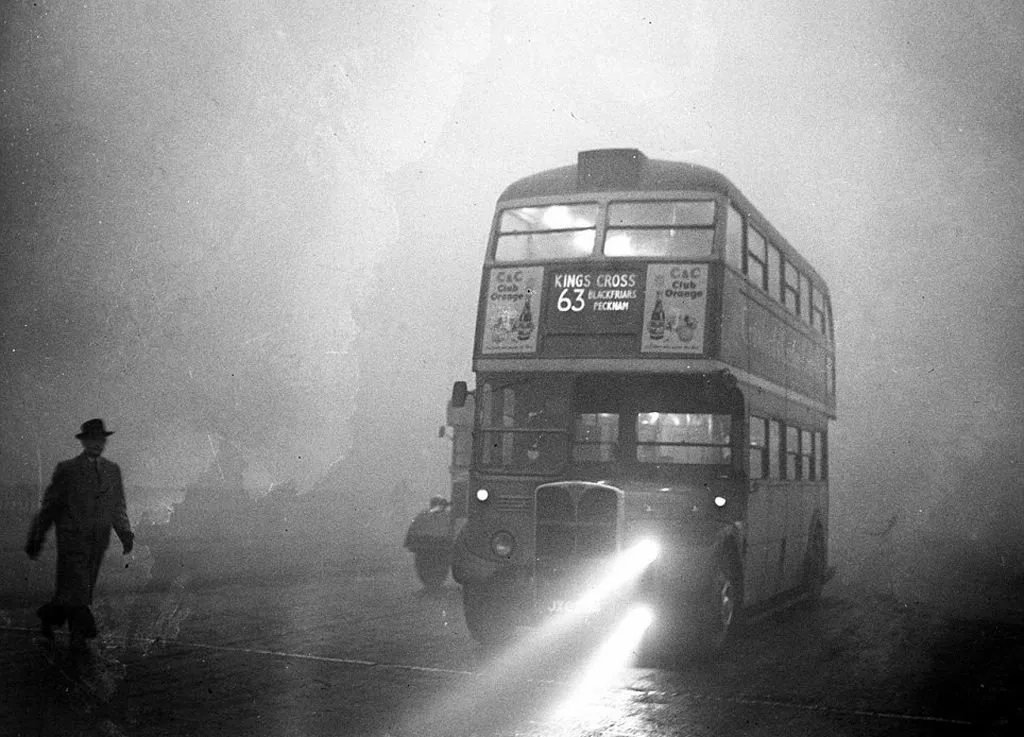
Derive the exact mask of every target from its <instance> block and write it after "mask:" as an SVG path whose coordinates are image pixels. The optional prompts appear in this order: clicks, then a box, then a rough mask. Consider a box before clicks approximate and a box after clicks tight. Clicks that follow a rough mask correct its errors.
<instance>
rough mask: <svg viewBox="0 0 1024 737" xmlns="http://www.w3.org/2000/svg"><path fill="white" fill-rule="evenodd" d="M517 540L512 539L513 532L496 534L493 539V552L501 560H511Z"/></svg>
mask: <svg viewBox="0 0 1024 737" xmlns="http://www.w3.org/2000/svg"><path fill="white" fill-rule="evenodd" d="M515 547H516V539H515V538H514V537H512V533H511V532H505V531H504V530H502V531H501V532H496V533H494V535H493V537H491V552H492V553H494V554H495V555H496V556H498V557H499V558H509V557H511V556H512V551H513V550H515Z"/></svg>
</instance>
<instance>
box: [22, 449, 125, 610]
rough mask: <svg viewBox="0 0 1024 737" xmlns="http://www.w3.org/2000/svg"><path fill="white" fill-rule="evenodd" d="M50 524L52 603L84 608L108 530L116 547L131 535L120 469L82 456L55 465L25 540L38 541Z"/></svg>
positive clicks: (102, 459)
mask: <svg viewBox="0 0 1024 737" xmlns="http://www.w3.org/2000/svg"><path fill="white" fill-rule="evenodd" d="M50 525H54V526H56V528H57V591H56V593H55V594H54V598H53V603H54V604H58V605H61V606H65V607H79V606H89V605H90V604H92V592H93V587H94V586H95V585H96V578H97V577H98V576H99V572H100V565H101V564H102V563H103V555H104V553H105V552H106V550H107V546H108V545H109V544H110V528H111V527H113V528H114V531H115V532H116V533H117V536H118V537H119V538H120V539H121V541H122V542H124V541H125V540H126V539H130V538H131V534H132V533H131V526H130V525H129V522H128V512H127V509H126V508H125V501H124V487H123V486H122V484H121V469H120V467H119V466H118V465H117V464H116V463H113V462H112V461H108V460H107V459H106V458H103V457H102V456H101V457H99V458H97V459H96V461H95V462H94V461H93V459H91V458H90V457H89V456H88V455H86V454H85V453H82V454H81V455H79V456H77V457H75V458H72V459H70V460H67V461H61V462H60V463H58V464H57V468H56V469H55V470H54V472H53V480H52V481H50V485H49V486H48V487H47V489H46V492H45V493H44V494H43V502H42V505H41V506H40V509H39V513H38V514H37V515H36V517H35V519H34V520H33V523H32V530H31V532H30V539H36V540H38V541H40V542H42V539H43V537H45V535H46V531H47V530H48V529H49V528H50Z"/></svg>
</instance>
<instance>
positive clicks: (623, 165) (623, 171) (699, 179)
mask: <svg viewBox="0 0 1024 737" xmlns="http://www.w3.org/2000/svg"><path fill="white" fill-rule="evenodd" d="M626 191H629V192H680V191H697V192H711V193H714V194H721V195H725V196H726V197H728V198H729V200H730V201H731V202H732V203H733V205H734V206H735V207H736V209H738V210H739V211H740V212H742V213H743V214H744V215H746V216H747V217H750V218H752V219H753V221H754V222H755V223H756V225H757V226H758V230H760V231H761V232H762V233H763V234H764V235H765V236H766V237H767V238H768V239H769V240H771V241H772V242H773V243H775V244H776V245H777V246H778V247H780V248H782V250H783V251H784V252H785V254H786V255H787V256H788V257H789V258H790V260H792V261H794V262H795V264H796V265H797V266H799V267H800V268H801V269H802V270H803V271H804V273H806V274H807V275H808V276H811V277H812V278H813V279H814V281H815V284H816V285H817V286H818V287H819V288H824V290H825V292H826V293H827V292H828V286H827V285H826V284H825V280H824V279H822V278H821V276H820V275H819V274H818V273H817V272H816V271H815V270H814V267H813V266H811V265H810V264H809V263H808V262H807V261H806V259H804V258H803V256H801V255H800V253H799V252H797V251H796V249H794V248H793V246H791V245H790V244H789V241H787V240H786V238H785V237H784V236H783V235H782V234H781V233H780V232H778V231H777V230H776V229H775V228H774V226H772V224H771V222H769V221H768V219H767V218H765V217H764V215H762V214H761V213H760V211H759V210H758V209H757V208H756V207H754V205H753V204H751V202H750V200H748V199H747V198H746V197H745V196H744V195H743V193H742V192H740V190H739V189H737V188H736V186H735V185H734V184H733V183H732V182H730V181H729V180H728V179H727V178H726V177H725V176H724V175H723V174H721V173H719V172H717V171H715V170H714V169H711V168H709V167H706V166H701V165H700V164H689V163H685V162H679V161H663V160H660V159H648V158H647V157H646V156H645V155H644V154H643V152H642V151H640V150H638V149H635V148H605V149H596V150H593V151H580V152H579V154H578V156H577V162H576V164H574V165H573V166H562V167H559V168H557V169H548V170H547V171H542V172H538V173H537V174H531V175H530V176H528V177H523V178H522V179H519V180H517V181H515V182H513V183H512V184H510V185H509V186H508V187H506V188H505V191H504V192H502V193H501V196H500V197H498V208H499V209H501V207H502V203H504V202H507V201H514V200H529V199H534V198H538V197H558V196H565V195H569V196H573V197H575V196H577V195H583V194H589V193H593V194H599V193H605V194H606V193H608V192H626Z"/></svg>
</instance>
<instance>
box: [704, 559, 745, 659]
mask: <svg viewBox="0 0 1024 737" xmlns="http://www.w3.org/2000/svg"><path fill="white" fill-rule="evenodd" d="M742 596H743V594H742V584H741V581H740V576H739V570H738V568H737V566H736V565H735V563H733V561H732V560H731V559H730V557H729V556H728V555H724V554H723V555H720V556H718V558H717V559H716V560H715V564H714V565H713V566H712V568H711V572H710V575H709V576H708V579H707V582H706V583H705V586H704V588H703V591H702V592H701V596H700V600H699V601H698V609H697V624H698V631H697V641H696V646H697V652H698V654H700V655H706V656H708V655H714V654H716V653H718V652H719V651H720V650H721V649H722V648H723V647H724V646H725V644H726V642H728V641H729V638H730V636H731V635H732V634H733V632H734V631H735V630H736V625H737V622H738V620H739V613H740V604H741V602H742Z"/></svg>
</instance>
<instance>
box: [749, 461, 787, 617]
mask: <svg viewBox="0 0 1024 737" xmlns="http://www.w3.org/2000/svg"><path fill="white" fill-rule="evenodd" d="M788 491H789V489H788V486H787V484H784V483H778V482H771V481H768V480H761V481H755V482H754V483H753V484H751V490H750V494H749V496H748V497H747V548H746V555H745V557H744V561H743V569H744V570H743V601H744V604H745V605H750V604H757V603H759V602H762V601H765V600H767V599H770V598H771V597H773V596H775V595H776V594H778V593H779V592H780V591H782V588H783V568H782V564H783V557H782V553H783V548H782V546H783V541H784V540H785V537H786V518H787V513H788V509H787V501H788Z"/></svg>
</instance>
